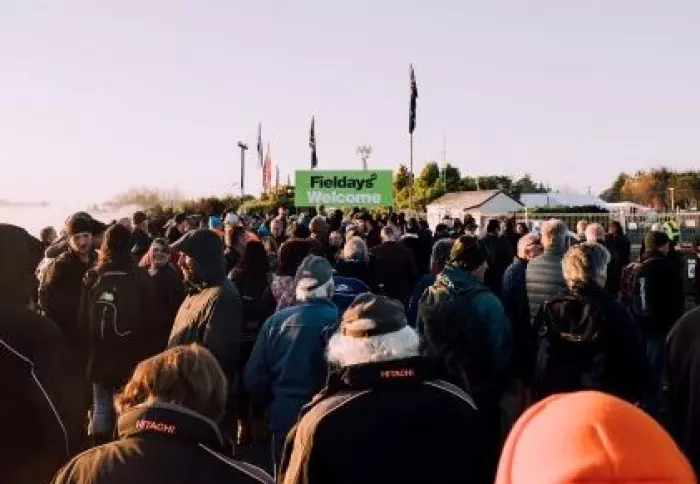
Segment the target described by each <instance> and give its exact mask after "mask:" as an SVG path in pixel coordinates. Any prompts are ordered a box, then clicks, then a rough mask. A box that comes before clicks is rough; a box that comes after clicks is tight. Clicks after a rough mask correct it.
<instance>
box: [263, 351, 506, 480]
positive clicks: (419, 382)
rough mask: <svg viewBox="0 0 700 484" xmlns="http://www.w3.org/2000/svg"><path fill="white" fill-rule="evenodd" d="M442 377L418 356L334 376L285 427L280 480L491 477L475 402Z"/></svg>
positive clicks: (368, 365)
mask: <svg viewBox="0 0 700 484" xmlns="http://www.w3.org/2000/svg"><path fill="white" fill-rule="evenodd" d="M439 378H440V371H439V370H438V366H437V365H436V364H434V363H433V362H431V361H429V360H425V359H423V358H409V359H405V360H397V361H389V362H383V363H369V364H364V365H355V366H350V367H346V368H344V369H342V370H339V371H337V372H336V373H334V374H332V375H331V376H330V377H329V380H328V385H327V387H326V388H325V389H324V390H323V391H322V392H321V393H320V394H319V395H318V396H317V397H316V398H315V399H314V401H313V402H312V403H311V404H309V405H307V407H306V408H305V409H304V411H303V413H302V417H300V419H299V422H298V424H297V425H296V427H294V428H293V429H292V431H291V432H290V433H289V436H288V437H287V443H286V446H285V451H284V456H283V458H282V467H281V472H280V474H279V476H278V480H277V482H278V483H284V484H302V483H303V484H315V483H323V484H340V483H348V484H350V483H352V484H356V483H362V484H373V483H381V484H385V483H390V482H396V483H399V482H400V483H429V482H430V483H432V482H434V483H448V482H470V483H485V482H490V481H489V479H488V478H487V477H486V476H487V475H488V472H489V470H488V469H486V466H485V460H484V459H483V458H482V457H483V445H482V437H481V436H482V431H483V430H482V425H481V422H480V419H479V414H478V412H477V410H476V406H475V405H474V403H473V401H472V399H471V397H470V396H469V395H467V394H466V393H464V392H463V391H462V390H460V389H459V388H457V387H455V386H453V385H451V384H449V383H446V382H445V381H443V380H440V379H439ZM491 482H492V481H491Z"/></svg>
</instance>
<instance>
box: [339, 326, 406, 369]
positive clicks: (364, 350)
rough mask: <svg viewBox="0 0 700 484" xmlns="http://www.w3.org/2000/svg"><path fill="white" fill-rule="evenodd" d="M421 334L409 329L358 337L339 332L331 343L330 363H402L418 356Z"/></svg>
mask: <svg viewBox="0 0 700 484" xmlns="http://www.w3.org/2000/svg"><path fill="white" fill-rule="evenodd" d="M418 348H419V339H418V333H417V332H416V330H415V329H413V328H411V327H410V326H404V327H403V328H402V329H400V330H398V331H394V332H393V333H387V334H383V335H380V336H371V337H367V338H355V337H352V336H345V335H343V334H342V333H341V332H339V331H338V332H336V333H335V334H334V335H333V336H331V339H330V340H329V341H328V352H327V358H328V362H329V363H331V364H335V365H338V366H341V367H346V366H350V365H360V364H364V363H372V362H381V361H392V360H402V359H404V358H411V357H413V356H418V355H419V350H418Z"/></svg>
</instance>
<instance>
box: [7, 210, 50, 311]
mask: <svg viewBox="0 0 700 484" xmlns="http://www.w3.org/2000/svg"><path fill="white" fill-rule="evenodd" d="M42 252H43V249H42V245H41V242H40V241H39V239H36V238H34V237H32V236H31V235H29V233H28V232H27V231H26V230H24V229H23V228H20V227H17V226H14V225H8V224H0V299H2V300H5V301H12V302H17V303H20V304H23V305H24V304H28V303H29V300H30V299H31V296H32V292H33V290H34V288H35V286H36V276H35V274H34V271H35V270H36V268H37V266H38V265H39V262H40V261H41V258H42Z"/></svg>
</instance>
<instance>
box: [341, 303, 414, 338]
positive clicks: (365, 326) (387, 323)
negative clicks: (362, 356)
mask: <svg viewBox="0 0 700 484" xmlns="http://www.w3.org/2000/svg"><path fill="white" fill-rule="evenodd" d="M406 324H407V321H406V313H405V310H404V307H403V304H401V303H400V302H399V301H397V300H395V299H391V298H389V297H386V296H381V295H377V294H372V293H369V292H366V293H364V294H360V295H359V296H357V297H356V298H355V300H354V301H353V302H352V304H350V306H349V307H348V309H347V310H346V311H345V313H343V318H342V321H341V323H340V332H341V334H342V335H343V336H348V337H351V338H370V337H373V336H380V335H383V334H387V333H393V332H395V331H399V330H401V329H403V328H405V327H406Z"/></svg>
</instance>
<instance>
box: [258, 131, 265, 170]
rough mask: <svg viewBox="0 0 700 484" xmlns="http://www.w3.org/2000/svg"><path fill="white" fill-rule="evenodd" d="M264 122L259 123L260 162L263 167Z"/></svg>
mask: <svg viewBox="0 0 700 484" xmlns="http://www.w3.org/2000/svg"><path fill="white" fill-rule="evenodd" d="M263 162H264V160H263V144H262V123H258V163H260V168H262V167H263Z"/></svg>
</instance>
